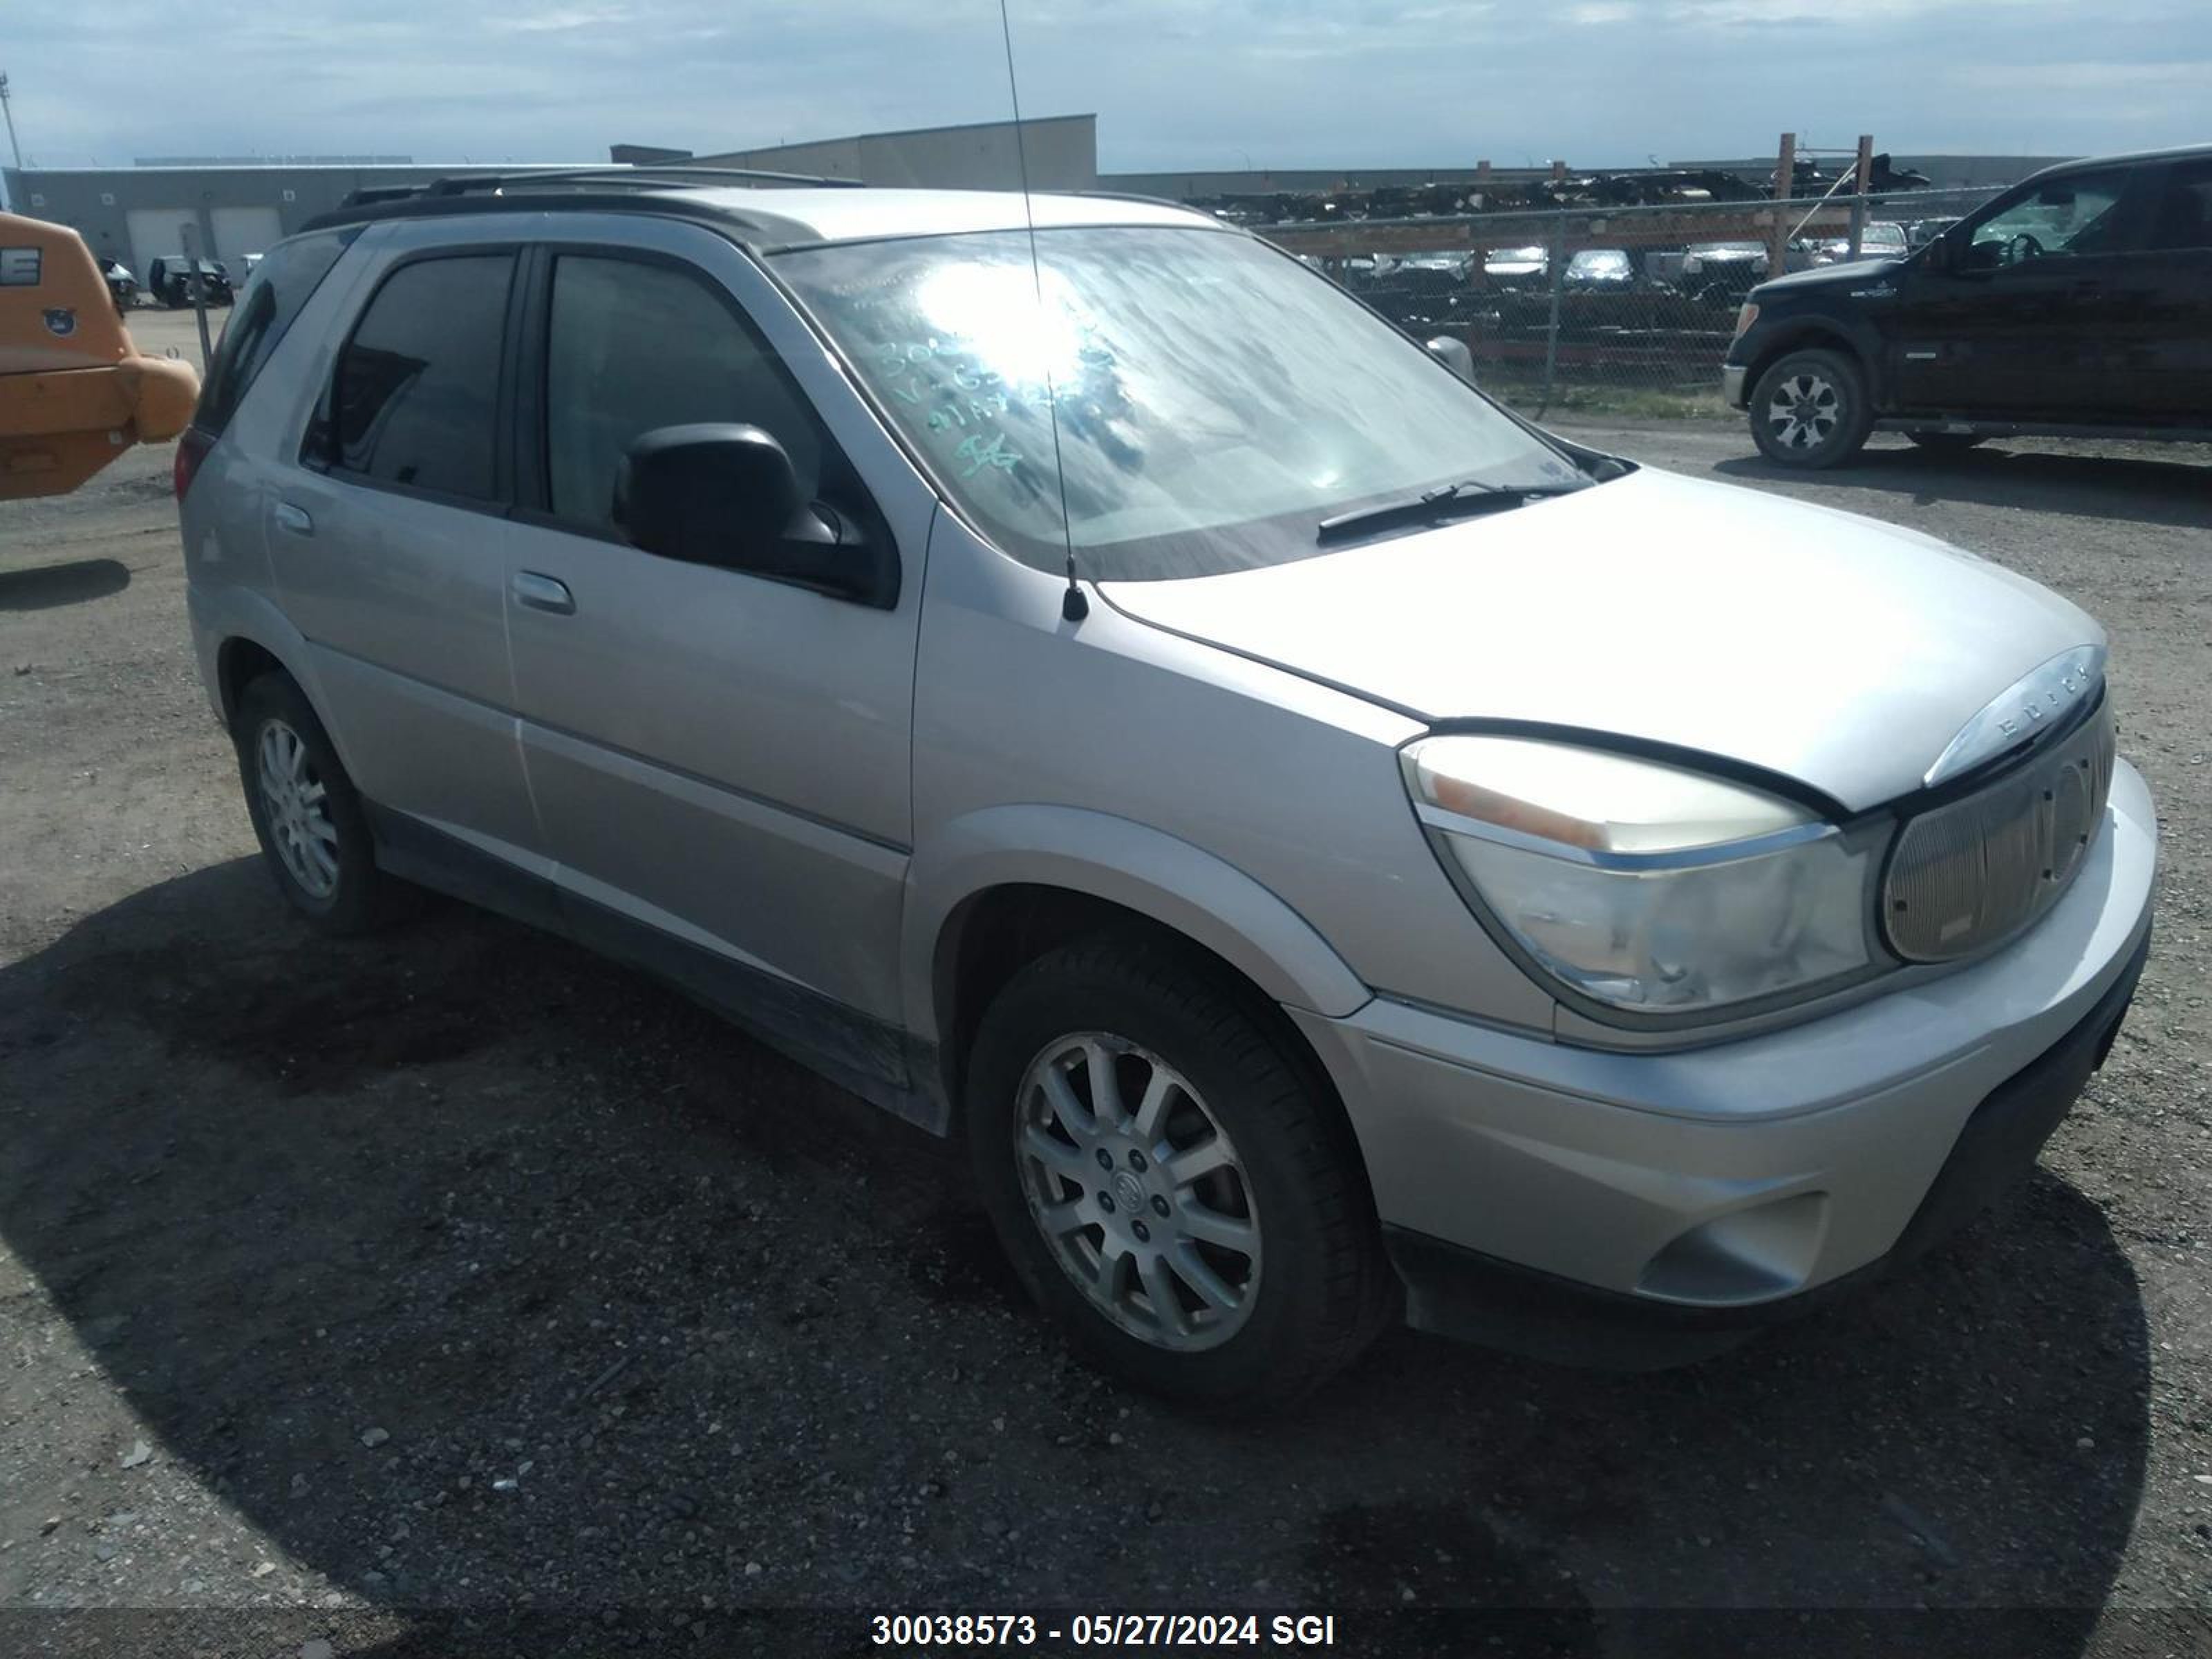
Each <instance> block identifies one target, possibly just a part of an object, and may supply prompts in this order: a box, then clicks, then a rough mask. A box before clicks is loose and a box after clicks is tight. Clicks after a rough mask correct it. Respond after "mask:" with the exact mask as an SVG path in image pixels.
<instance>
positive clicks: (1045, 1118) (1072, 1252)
mask: <svg viewBox="0 0 2212 1659" xmlns="http://www.w3.org/2000/svg"><path fill="white" fill-rule="evenodd" d="M1013 1152H1014V1157H1015V1160H1016V1163H1017V1164H1018V1166H1019V1169H1020V1171H1021V1187H1022V1194H1023V1197H1024V1200H1026V1201H1027V1203H1028V1206H1029V1212H1030V1218H1031V1219H1032V1220H1033V1221H1034V1222H1035V1223H1036V1226H1037V1230H1038V1231H1039V1232H1040V1233H1042V1235H1043V1237H1044V1240H1045V1243H1046V1244H1047V1246H1048V1249H1050V1251H1051V1253H1052V1255H1053V1259H1054V1261H1057V1262H1058V1263H1059V1264H1060V1270H1061V1271H1062V1272H1064V1273H1066V1275H1067V1276H1068V1278H1069V1279H1070V1280H1071V1281H1073V1284H1074V1285H1075V1286H1076V1287H1077V1288H1078V1289H1079V1290H1080V1291H1082V1292H1083V1293H1084V1295H1085V1297H1088V1298H1089V1300H1090V1301H1091V1304H1092V1306H1093V1307H1095V1308H1096V1309H1097V1310H1098V1311H1099V1312H1100V1313H1102V1314H1103V1315H1104V1316H1106V1317H1107V1318H1109V1319H1110V1320H1111V1321H1112V1322H1114V1323H1115V1325H1117V1326H1119V1327H1120V1328H1121V1329H1122V1330H1124V1331H1127V1332H1128V1333H1129V1334H1131V1335H1133V1336H1135V1337H1137V1338H1138V1339H1139V1340H1142V1341H1145V1342H1147V1343H1150V1344H1152V1346H1156V1347H1160V1348H1165V1349H1170V1350H1173V1351H1176V1352H1191V1351H1195V1350H1199V1349H1204V1348H1211V1347H1215V1346H1218V1345H1220V1344H1221V1343H1224V1342H1226V1341H1227V1340H1229V1339H1230V1338H1231V1337H1232V1336H1234V1335H1235V1334H1237V1332H1238V1331H1239V1330H1240V1329H1242V1328H1243V1325H1244V1322H1245V1321H1246V1320H1247V1319H1248V1318H1249V1316H1250V1314H1251V1311H1252V1308H1253V1305H1254V1301H1255V1297H1256V1296H1257V1294H1258V1291H1259V1288H1260V1270H1261V1235H1260V1216H1259V1211H1258V1207H1257V1206H1256V1204H1255V1200H1254V1194H1253V1191H1252V1186H1251V1182H1250V1180H1249V1177H1248V1176H1247V1175H1246V1174H1245V1170H1244V1165H1243V1160H1242V1158H1240V1157H1239V1155H1238V1153H1237V1147H1236V1145H1235V1143H1234V1142H1232V1141H1231V1139H1230V1138H1229V1134H1228V1133H1227V1131H1226V1130H1225V1129H1224V1128H1223V1127H1222V1126H1221V1123H1220V1121H1218V1119H1217V1118H1216V1117H1215V1116H1214V1115H1213V1113H1212V1110H1211V1109H1209V1108H1208V1107H1207V1105H1206V1102H1205V1101H1204V1099H1203V1098H1201V1097H1200V1094H1199V1092H1198V1091H1197V1090H1196V1089H1195V1088H1194V1087H1193V1086H1192V1085H1191V1083H1190V1081H1189V1080H1188V1079H1187V1078H1185V1077H1184V1076H1183V1075H1182V1073H1179V1072H1177V1071H1176V1069H1175V1068H1174V1067H1173V1066H1170V1065H1168V1064H1167V1062H1166V1061H1165V1060H1162V1059H1161V1058H1160V1057H1159V1056H1158V1054H1152V1053H1151V1052H1150V1051H1148V1050H1146V1049H1145V1048H1140V1047H1139V1046H1138V1045H1137V1044H1135V1043H1133V1042H1128V1041H1127V1040H1126V1039H1124V1038H1121V1037H1117V1036H1110V1035H1109V1034H1107V1033H1104V1032H1099V1031H1085V1032H1077V1033H1071V1034H1069V1035H1068V1036H1063V1037H1060V1038H1057V1039H1055V1040H1054V1041H1053V1042H1049V1043H1048V1044H1046V1045H1045V1047H1044V1048H1042V1050H1041V1051H1040V1052H1039V1053H1038V1054H1037V1056H1036V1059H1035V1060H1031V1061H1030V1065H1029V1068H1028V1070H1027V1071H1026V1072H1025V1073H1024V1074H1023V1077H1022V1081H1021V1085H1020V1097H1019V1099H1018V1103H1017V1109H1016V1111H1015V1113H1014V1146H1013Z"/></svg>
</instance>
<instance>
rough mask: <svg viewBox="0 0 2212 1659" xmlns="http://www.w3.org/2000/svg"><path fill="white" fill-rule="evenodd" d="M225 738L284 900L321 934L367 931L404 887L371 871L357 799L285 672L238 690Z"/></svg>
mask: <svg viewBox="0 0 2212 1659" xmlns="http://www.w3.org/2000/svg"><path fill="white" fill-rule="evenodd" d="M231 740H232V742H233V743H234V744H235V745H236V747H237V750H238V769H239V775H240V781H241V782H243V783H244V785H245V787H246V811H248V812H249V813H250V814H251V815H252V819H253V833H254V835H255V836H256V837H257V838H258V840H259V841H260V842H261V851H262V854H263V856H264V858H265V859H266V860H267V861H268V865H269V869H270V874H271V875H273V876H274V877H275V878H276V890H278V891H279V892H281V893H282V894H283V896H284V897H285V900H286V901H287V902H289V904H290V905H291V906H292V908H294V909H295V910H297V911H298V912H299V913H300V914H301V915H302V916H305V917H306V918H307V921H309V922H310V923H311V924H312V925H313V926H314V927H316V928H317V929H319V931H321V932H323V933H367V932H368V931H369V930H370V929H372V928H374V927H377V926H378V925H379V924H380V923H381V922H383V921H385V920H386V918H387V917H388V916H389V915H391V914H392V911H393V910H394V908H397V904H398V901H399V898H400V893H401V889H400V885H399V884H398V883H397V882H395V881H394V880H393V879H392V878H391V877H390V876H387V875H386V874H385V873H384V872H381V871H380V870H379V869H378V868H377V867H376V843H375V841H374V837H373V836H371V834H370V832H369V828H368V814H367V813H365V812H364V811H362V805H361V796H360V795H359V793H356V790H355V788H354V787H353V780H352V779H351V778H349V777H348V776H347V775H346V770H345V768H344V767H343V765H342V764H340V763H339V761H338V757H337V750H336V749H334V748H332V747H331V739H330V735H329V733H327V732H325V731H324V730H323V723H322V721H320V720H318V719H316V718H315V711H314V708H313V707H312V706H311V705H310V704H309V703H308V702H307V696H306V695H305V694H304V693H302V692H301V690H300V688H299V687H298V686H297V685H295V684H293V682H292V680H291V678H290V677H289V676H288V675H285V674H281V673H270V674H264V675H262V676H261V677H260V678H258V679H256V680H255V681H253V682H252V684H250V685H248V686H247V687H246V690H245V691H244V692H243V693H241V694H240V697H239V700H238V712H237V714H236V715H235V716H234V719H233V720H232V721H231Z"/></svg>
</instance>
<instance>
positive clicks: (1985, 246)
mask: <svg viewBox="0 0 2212 1659" xmlns="http://www.w3.org/2000/svg"><path fill="white" fill-rule="evenodd" d="M2002 264H2004V244H2003V243H2002V242H1967V243H1964V244H1962V245H1961V246H1960V248H1959V253H1958V257H1957V258H1956V259H1954V261H1953V262H1952V269H1953V270H1956V271H1958V272H1960V274H1961V275H1966V276H1971V275H1974V274H1977V273H1979V274H1983V275H1986V274H1987V273H1989V272H1990V271H1992V270H1996V268H1997V267H1998V266H2000V265H2002Z"/></svg>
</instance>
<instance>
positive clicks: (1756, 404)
mask: <svg viewBox="0 0 2212 1659" xmlns="http://www.w3.org/2000/svg"><path fill="white" fill-rule="evenodd" d="M1750 411H1751V435H1752V438H1753V441H1755V442H1756V443H1757V444H1758V445H1759V453H1760V454H1762V455H1764V456H1765V457H1766V459H1768V460H1770V461H1773V462H1776V463H1778V464H1779V465H1783V466H1792V467H1824V466H1833V465H1836V464H1837V463H1838V461H1842V460H1844V459H1848V458H1849V457H1850V456H1851V455H1854V454H1856V453H1857V452H1858V448H1859V446H1860V445H1862V444H1863V443H1864V442H1865V441H1866V436H1867V433H1868V430H1869V428H1871V427H1872V425H1873V424H1874V412H1873V410H1871V409H1870V408H1869V407H1868V404H1867V397H1866V385H1865V382H1864V380H1863V379H1862V378H1861V377H1860V374H1859V371H1858V366H1857V364H1855V363H1853V362H1851V361H1850V359H1849V358H1847V357H1845V356H1843V355H1842V354H1841V353H1840V352H1835V351H1824V350H1806V351H1792V352H1789V353H1787V354H1785V355H1784V356H1781V357H1778V358H1777V359H1776V360H1775V362H1773V363H1772V364H1771V366H1769V368H1767V370H1766V372H1765V374H1761V375H1760V376H1759V383H1758V384H1757V385H1756V386H1753V388H1752V393H1751V404H1750Z"/></svg>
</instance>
